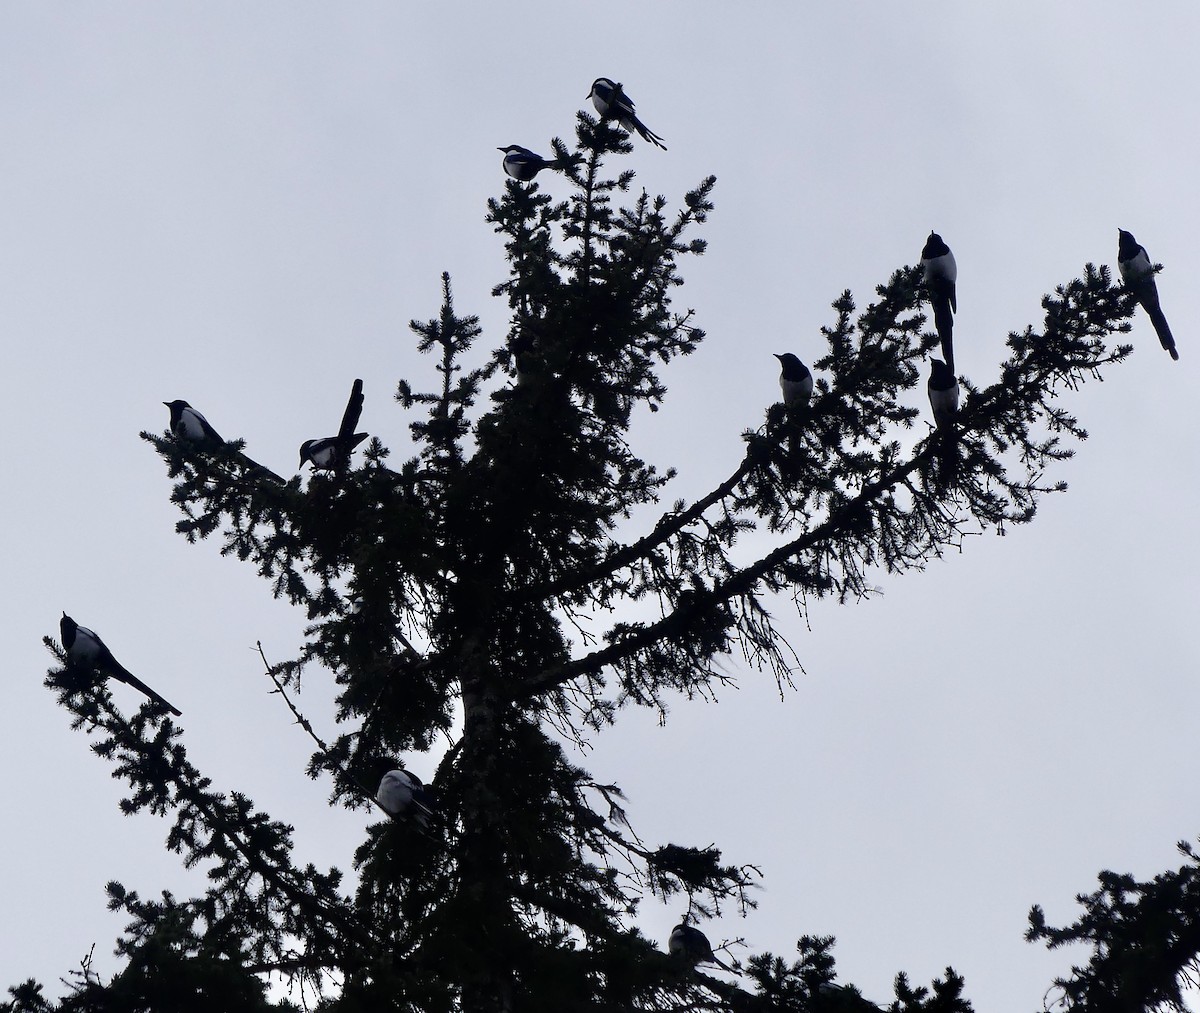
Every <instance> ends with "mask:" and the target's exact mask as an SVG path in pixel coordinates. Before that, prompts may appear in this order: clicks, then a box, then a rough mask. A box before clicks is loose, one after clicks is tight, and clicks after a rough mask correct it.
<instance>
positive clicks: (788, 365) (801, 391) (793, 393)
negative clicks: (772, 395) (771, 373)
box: [772, 352, 813, 406]
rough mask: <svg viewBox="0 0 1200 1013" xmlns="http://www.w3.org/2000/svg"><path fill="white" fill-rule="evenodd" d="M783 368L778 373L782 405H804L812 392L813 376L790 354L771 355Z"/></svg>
mask: <svg viewBox="0 0 1200 1013" xmlns="http://www.w3.org/2000/svg"><path fill="white" fill-rule="evenodd" d="M772 354H774V355H775V358H777V359H778V360H779V365H780V366H782V367H783V368H782V369H781V370H780V373H779V389H780V390H782V391H783V403H784V404H786V405H801V406H803V405H806V404H808V401H809V398H811V397H812V392H813V376H812V373H810V372H809V371H808V367H807V366H806V365H804V363H803V362H801V361H800V360H799V359H798V358H797V357H796V356H794V355H793V354H792V353H791V352H784V353H783V354H782V355H779V354H778V353H772Z"/></svg>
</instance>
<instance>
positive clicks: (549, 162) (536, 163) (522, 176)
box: [496, 144, 576, 183]
mask: <svg viewBox="0 0 1200 1013" xmlns="http://www.w3.org/2000/svg"><path fill="white" fill-rule="evenodd" d="M496 150H497V151H503V152H504V161H503V162H502V163H501V164H502V165H503V166H504V171H505V172H506V173H508V174H509V175H510V176H511V177H512V178H513V179H516V180H520V181H521V182H522V183H528V182H529V181H530V180H532V179H533V177H534V176H536V175H537V174H538V173H539V172H541V171H542V170H543V169H569V168H570V167H571V166H572V165H573V164H574V163H575V161H576V159H574V158H542V156H541V155H539V154H536V153H535V152H532V151H530V150H529V149H528V148H522V147H521V145H519V144H510V145H509V146H508V147H507V148H497V149H496Z"/></svg>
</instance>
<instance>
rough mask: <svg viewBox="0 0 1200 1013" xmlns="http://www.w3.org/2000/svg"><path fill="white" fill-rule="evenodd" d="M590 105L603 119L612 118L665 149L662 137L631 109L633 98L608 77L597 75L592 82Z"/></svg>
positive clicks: (644, 139) (589, 93)
mask: <svg viewBox="0 0 1200 1013" xmlns="http://www.w3.org/2000/svg"><path fill="white" fill-rule="evenodd" d="M587 97H588V98H590V99H591V100H592V105H594V106H595V107H596V112H598V113H599V114H600V115H601V117H603V118H604V119H614V120H616V121H617V122H618V123H620V124H621V126H623V127H624V128H625V129H626V130H628V131H629V132H630V133H631V134H632V133H634V132H635V131H636V132H637V133H638V134H639V135H640V136H641V138H642V140H643V141H649V142H650V143H651V144H655V145H657V146H658V147H660V148H662V149H663V151H666V150H667V146H666V145H665V144H663V139H662V138H661V137H659V135H658V134H656V133H655V132H654V131H653V130H651V129H650V128H649V127H647V126H646V124H645V123H643V122H642V121H641V120H639V119H638V118H637V114H636V113H635V112H634V111H633V99H631V98H630V97H629V96H628V95H627V94H625V89H624V88H622V87H621V85H620V84H618V83H617V82H615V81H613V79H612V78H610V77H598V78H596V80H595V81H593V82H592V90H591V91H590V92H588V96H587Z"/></svg>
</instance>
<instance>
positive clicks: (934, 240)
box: [921, 232, 950, 260]
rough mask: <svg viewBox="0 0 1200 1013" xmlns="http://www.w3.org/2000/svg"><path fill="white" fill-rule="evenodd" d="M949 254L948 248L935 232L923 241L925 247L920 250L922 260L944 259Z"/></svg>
mask: <svg viewBox="0 0 1200 1013" xmlns="http://www.w3.org/2000/svg"><path fill="white" fill-rule="evenodd" d="M949 252H950V247H949V246H947V245H946V243H945V241H944V240H943V239H942V237H941V236H939V235H938V234H937V233H936V232H930V233H929V238H928V239H926V240H925V247H924V249H922V250H921V259H922V260H932V259H933V258H934V257H944V256H945V255H946V254H947V253H949Z"/></svg>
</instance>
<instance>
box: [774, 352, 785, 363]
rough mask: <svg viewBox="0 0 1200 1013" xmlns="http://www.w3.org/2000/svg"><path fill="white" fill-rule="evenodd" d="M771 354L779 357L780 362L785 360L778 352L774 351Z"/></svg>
mask: <svg viewBox="0 0 1200 1013" xmlns="http://www.w3.org/2000/svg"><path fill="white" fill-rule="evenodd" d="M771 354H772V355H774V356H775V358H777V359H778V360H779V361H780V362H783V356H782V355H779V354H778V353H777V352H772V353H771Z"/></svg>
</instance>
